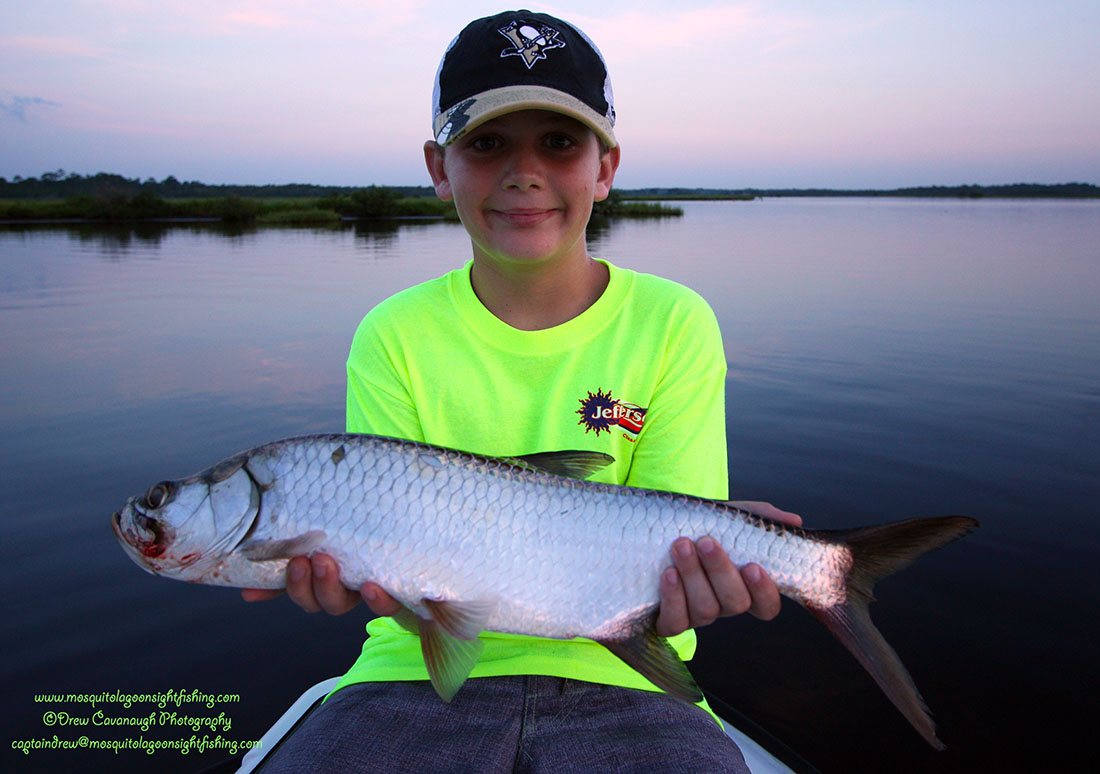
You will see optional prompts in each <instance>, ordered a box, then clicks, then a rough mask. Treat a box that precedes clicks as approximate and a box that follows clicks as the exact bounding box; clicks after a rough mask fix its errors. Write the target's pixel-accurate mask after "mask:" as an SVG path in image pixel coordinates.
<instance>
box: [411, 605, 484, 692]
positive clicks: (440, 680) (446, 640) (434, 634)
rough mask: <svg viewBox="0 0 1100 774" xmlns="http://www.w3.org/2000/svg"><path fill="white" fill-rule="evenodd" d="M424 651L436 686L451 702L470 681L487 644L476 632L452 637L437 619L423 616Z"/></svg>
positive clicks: (433, 683)
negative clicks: (482, 642) (464, 638)
mask: <svg viewBox="0 0 1100 774" xmlns="http://www.w3.org/2000/svg"><path fill="white" fill-rule="evenodd" d="M419 624H420V626H419V628H420V651H421V653H423V655H424V666H426V667H427V668H428V678H429V679H430V680H431V682H432V687H433V688H435V692H436V693H438V694H439V698H441V699H443V701H450V700H451V699H452V698H454V695H455V694H456V693H458V689H459V688H461V687H462V684H463V683H464V682H466V678H467V677H469V676H470V672H471V671H472V670H473V668H474V664H476V663H477V660H478V658H479V657H480V656H481V649H482V648H483V647H484V646H483V645H482V644H481V640H479V639H477V637H476V635H475V637H474V639H472V640H460V639H458V638H456V637H452V636H451V635H450V634H448V633H447V631H446V630H445V629H444V628H443V627H442V626H441V625H440V624H438V623H436V622H435V621H434V620H431V619H427V618H421V619H420V621H419Z"/></svg>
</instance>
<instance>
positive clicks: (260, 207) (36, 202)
mask: <svg viewBox="0 0 1100 774" xmlns="http://www.w3.org/2000/svg"><path fill="white" fill-rule="evenodd" d="M594 213H595V214H596V215H598V216H602V217H633V218H638V217H643V218H644V217H666V216H679V215H682V214H683V210H681V209H680V208H678V207H667V206H664V205H661V204H657V203H655V202H627V201H624V200H623V198H622V197H619V196H617V195H615V194H613V195H612V196H611V197H609V198H608V200H607V201H606V202H599V203H597V206H596V207H595V208H594ZM405 218H440V219H442V220H446V221H452V222H457V221H458V212H457V211H456V210H455V207H454V203H453V202H444V201H440V200H439V199H436V198H434V197H426V196H401V195H399V194H397V193H396V192H394V191H392V190H390V189H387V188H381V187H375V186H370V187H368V188H364V189H360V190H358V191H355V192H354V193H352V194H331V195H329V196H324V197H321V198H301V199H295V198H271V199H265V198H248V197H241V196H222V197H203V198H192V199H167V198H161V197H159V196H156V195H154V194H151V193H140V194H138V195H136V196H132V197H131V196H125V195H121V194H120V195H114V196H76V197H70V198H67V199H0V222H8V223H22V222H96V223H130V222H178V221H221V222H223V223H256V224H260V225H304V224H325V223H337V222H340V221H344V220H374V219H405Z"/></svg>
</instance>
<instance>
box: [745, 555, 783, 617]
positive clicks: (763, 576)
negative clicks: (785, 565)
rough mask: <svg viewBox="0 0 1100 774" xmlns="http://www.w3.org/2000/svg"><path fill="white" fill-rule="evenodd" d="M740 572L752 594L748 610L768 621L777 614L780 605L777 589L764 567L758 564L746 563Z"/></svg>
mask: <svg viewBox="0 0 1100 774" xmlns="http://www.w3.org/2000/svg"><path fill="white" fill-rule="evenodd" d="M740 574H741V577H742V578H744V582H745V585H746V586H747V587H748V590H749V593H750V594H751V595H752V606H751V607H750V608H749V612H750V613H752V614H753V615H754V616H756V617H757V618H759V619H760V620H762V621H770V620H771V619H773V618H775V617H776V616H777V615H779V608H780V607H781V606H782V601H781V600H780V598H779V589H778V588H777V587H776V585H775V582H774V581H772V579H771V578H770V577H768V574H767V573H766V572H764V569H763V568H762V567H761V566H760V565H758V564H746V565H745V567H744V568H743V569H742V570H741V573H740Z"/></svg>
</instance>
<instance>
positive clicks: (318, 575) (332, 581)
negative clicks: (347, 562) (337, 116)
mask: <svg viewBox="0 0 1100 774" xmlns="http://www.w3.org/2000/svg"><path fill="white" fill-rule="evenodd" d="M311 565H312V570H313V595H314V597H315V599H316V600H317V603H318V604H319V605H320V606H321V609H322V610H324V611H325V612H326V613H328V614H329V615H343V614H344V613H346V612H348V611H349V610H351V609H352V608H353V607H355V606H356V605H358V604H359V601H360V599H361V597H360V596H359V592H358V591H351V590H350V589H347V588H344V584H342V583H341V582H340V568H339V567H338V566H337V564H336V560H335V559H333V558H332V557H330V556H327V555H325V554H317V555H316V556H314V557H313V561H312V563H311Z"/></svg>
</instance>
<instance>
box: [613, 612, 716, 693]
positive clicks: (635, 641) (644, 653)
mask: <svg viewBox="0 0 1100 774" xmlns="http://www.w3.org/2000/svg"><path fill="white" fill-rule="evenodd" d="M655 622H656V616H655V615H653V616H649V617H647V618H646V619H645V626H644V627H643V626H638V627H637V628H636V629H635V630H634V634H633V636H631V637H630V638H629V639H626V640H597V642H599V643H600V644H601V645H603V646H604V647H605V648H607V649H608V650H610V651H611V652H612V653H614V654H615V655H616V656H618V657H619V658H621V659H622V660H623V661H625V662H626V663H627V664H628V665H630V666H631V667H632V668H634V669H635V670H637V671H638V672H639V673H641V675H642V677H644V678H646V679H647V680H649V681H650V682H651V683H653V684H654V685H656V686H657V687H658V688H660V689H661V690H663V691H665V692H667V693H668V694H669V695H670V696H675V697H676V698H677V699H682V700H683V701H686V702H689V703H691V704H696V703H698V702H700V701H702V700H703V693H702V691H700V690H699V686H697V685H696V684H695V679H694V678H693V677H692V676H691V672H689V671H688V668H687V666H686V665H685V664H684V662H683V661H681V660H680V657H679V656H678V655H676V651H675V650H673V649H672V646H671V645H669V644H668V640H666V639H665V638H664V637H659V636H657V630H656V629H655V628H654V624H655Z"/></svg>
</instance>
